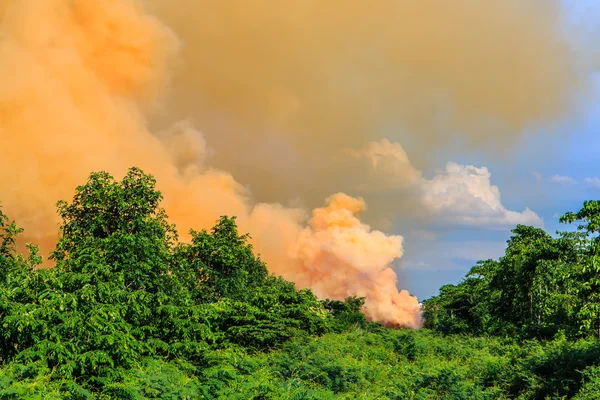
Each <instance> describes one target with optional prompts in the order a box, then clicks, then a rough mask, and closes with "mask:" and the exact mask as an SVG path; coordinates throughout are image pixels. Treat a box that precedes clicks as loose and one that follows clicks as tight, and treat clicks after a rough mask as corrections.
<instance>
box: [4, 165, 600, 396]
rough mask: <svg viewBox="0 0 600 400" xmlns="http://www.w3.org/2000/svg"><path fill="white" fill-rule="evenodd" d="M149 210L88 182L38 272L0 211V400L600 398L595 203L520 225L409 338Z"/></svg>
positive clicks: (229, 225)
mask: <svg viewBox="0 0 600 400" xmlns="http://www.w3.org/2000/svg"><path fill="white" fill-rule="evenodd" d="M160 201H161V194H160V193H159V192H158V191H156V190H155V181H154V179H153V177H152V176H149V175H146V174H144V173H143V172H142V171H141V170H139V169H136V168H133V169H131V170H130V171H129V173H128V174H127V176H125V178H124V179H123V180H122V181H120V182H119V181H115V180H114V179H113V178H112V177H111V176H110V175H108V174H106V173H94V174H91V175H90V177H89V179H88V181H87V183H86V184H85V185H83V186H80V187H78V188H77V190H76V194H75V197H74V198H73V201H72V202H71V203H67V202H64V201H61V202H59V203H58V206H57V208H58V212H59V215H60V217H61V218H62V224H61V229H60V237H59V241H58V244H57V246H56V249H55V251H54V252H53V253H52V255H51V258H52V260H53V261H54V262H55V263H56V266H55V267H54V268H51V269H45V268H37V267H38V266H39V265H40V264H41V257H40V256H39V255H38V248H37V247H36V246H34V245H28V246H27V254H25V255H23V254H21V253H20V252H19V251H18V250H17V246H16V238H17V236H18V235H19V234H20V233H21V229H20V228H19V227H18V226H17V225H16V224H15V223H13V222H11V221H10V220H9V219H8V217H7V216H6V215H4V214H3V213H2V211H1V209H0V335H1V336H2V340H1V341H0V361H1V365H0V399H21V398H27V399H112V398H119V399H153V398H156V399H213V398H224V399H334V398H346V399H508V398H521V399H546V398H552V399H553V398H577V399H594V398H600V339H598V337H599V336H600V293H599V291H598V289H599V288H600V261H599V258H598V257H599V256H600V239H598V235H597V234H598V233H599V232H600V202H586V203H584V206H583V208H582V209H581V210H580V211H579V212H577V213H567V214H565V215H564V216H563V217H562V219H561V220H562V221H563V222H567V223H574V222H576V223H578V224H579V230H578V232H575V233H573V232H571V233H561V234H559V235H558V237H556V238H555V237H552V236H550V235H548V234H547V233H546V232H544V231H542V230H540V229H536V228H533V227H527V226H517V228H516V229H515V230H514V231H513V233H514V236H513V237H512V238H511V239H510V240H509V242H508V247H507V249H506V254H505V255H504V256H503V257H502V258H500V259H499V260H498V261H494V260H486V261H481V262H479V263H478V264H477V265H476V266H474V267H473V268H472V269H471V271H470V272H469V273H468V274H467V276H466V277H465V279H464V280H463V281H462V282H461V283H459V284H458V285H447V286H444V287H442V288H441V289H440V294H439V295H438V296H436V297H433V298H431V299H429V300H427V301H426V302H425V303H424V305H423V313H424V317H425V323H426V327H425V329H422V330H420V331H413V330H406V329H400V330H394V329H386V328H384V327H382V326H381V325H379V324H377V323H369V322H368V321H367V320H366V319H365V317H364V315H363V314H362V313H361V312H360V311H361V308H362V306H363V304H364V300H363V299H361V298H356V297H350V298H348V299H346V300H345V301H339V300H322V301H321V300H319V299H317V298H316V297H315V296H314V294H313V293H312V292H311V291H310V290H298V289H297V288H296V287H295V286H294V284H293V283H290V282H286V281H285V280H283V279H282V278H280V277H275V276H272V275H269V273H268V271H267V268H266V265H265V264H264V262H263V261H262V260H261V259H260V258H259V257H256V256H255V255H254V253H253V250H252V247H251V246H250V245H249V244H248V236H246V235H240V234H239V233H238V231H237V226H236V224H235V219H234V218H228V217H222V218H221V219H220V220H219V221H217V223H216V225H215V226H214V228H213V229H212V230H211V231H204V230H203V231H199V232H195V231H193V232H192V241H191V242H190V243H181V242H179V241H178V237H177V232H176V230H175V227H174V226H172V225H170V224H169V223H168V221H167V216H166V214H165V212H164V210H163V209H161V208H160Z"/></svg>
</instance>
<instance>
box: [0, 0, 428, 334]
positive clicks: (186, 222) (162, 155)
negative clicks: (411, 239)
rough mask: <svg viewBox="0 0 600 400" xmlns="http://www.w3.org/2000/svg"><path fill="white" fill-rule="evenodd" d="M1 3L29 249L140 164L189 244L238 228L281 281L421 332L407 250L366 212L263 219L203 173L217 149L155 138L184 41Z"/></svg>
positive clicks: (18, 209)
mask: <svg viewBox="0 0 600 400" xmlns="http://www.w3.org/2000/svg"><path fill="white" fill-rule="evenodd" d="M2 4H5V5H6V6H5V8H3V20H2V25H1V26H0V60H2V62H0V76H2V77H4V78H5V79H4V81H3V84H2V85H0V115H1V119H0V138H1V140H2V146H3V156H2V158H0V160H1V165H0V166H1V168H0V171H1V172H0V185H1V186H0V189H1V193H2V200H3V205H4V207H5V211H6V212H7V213H9V214H10V215H11V216H12V217H13V218H15V219H16V220H17V221H19V223H20V224H21V225H22V226H23V227H24V228H25V229H26V235H27V236H26V237H27V240H30V241H33V242H37V243H40V244H41V245H42V246H43V250H44V251H45V252H46V253H47V252H48V251H49V250H50V249H51V248H52V244H53V243H54V242H55V240H56V235H57V228H58V225H57V223H58V220H57V216H56V214H55V210H54V203H55V202H56V201H57V200H58V199H68V198H70V197H71V195H72V194H73V189H74V188H75V186H77V185H79V184H81V183H83V182H84V180H85V178H86V176H87V174H88V173H89V172H91V171H97V170H108V171H109V172H111V173H113V174H115V175H123V174H124V173H125V172H126V170H127V168H128V167H130V166H132V165H138V166H140V167H141V168H143V169H144V170H146V171H147V172H150V173H152V174H154V175H155V176H156V178H157V179H158V182H159V189H160V190H162V191H163V193H164V195H165V207H166V209H167V212H168V213H169V215H170V218H171V219H172V220H173V222H175V223H176V224H177V225H178V226H179V227H180V228H181V229H182V231H183V232H187V230H188V229H189V228H192V227H194V228H209V227H211V226H212V225H213V224H214V222H215V221H216V219H217V218H218V217H219V216H220V215H222V214H229V215H236V216H238V218H239V219H238V221H239V224H240V229H241V230H243V231H249V232H252V233H253V235H254V237H255V239H254V244H255V246H256V248H257V250H258V251H259V252H260V253H261V254H262V256H263V257H264V259H265V260H266V261H267V262H268V263H269V265H270V266H271V268H272V270H273V271H274V272H277V273H280V274H282V275H283V276H284V277H287V278H289V279H297V281H298V285H299V286H300V287H314V288H315V290H316V291H317V293H318V294H319V295H320V296H322V297H330V298H338V299H343V298H344V297H345V296H348V295H351V294H358V295H362V296H366V297H367V302H366V310H365V311H366V313H367V315H368V316H369V318H371V319H376V320H380V321H382V322H385V323H387V324H390V325H393V326H400V325H406V326H412V327H418V326H420V315H419V306H418V303H417V300H416V299H415V298H414V297H411V296H409V295H408V293H406V292H398V290H397V289H396V286H395V282H396V275H395V273H394V272H393V271H392V269H391V268H390V267H389V265H390V264H391V262H392V261H393V260H394V259H396V258H398V257H400V256H401V254H402V240H401V238H400V237H397V236H386V235H385V234H383V233H381V232H378V231H372V230H371V229H370V228H369V227H368V226H366V225H364V224H362V223H361V222H360V221H359V220H358V218H357V215H358V213H359V212H360V211H361V210H363V209H364V203H363V202H362V201H361V200H359V199H355V198H353V197H350V196H346V195H342V194H338V195H335V196H333V197H332V198H330V199H329V200H328V201H327V206H326V207H325V208H322V209H317V210H315V211H314V213H313V217H312V219H310V221H308V222H309V225H307V216H306V213H305V212H304V211H303V210H301V209H292V208H285V207H283V206H280V205H277V204H259V205H256V206H255V205H254V204H253V203H252V202H251V200H250V193H249V192H248V190H247V189H246V188H245V187H244V186H242V185H241V184H240V183H238V182H236V180H235V179H234V178H233V177H232V176H231V175H230V174H229V173H227V172H224V171H221V170H218V169H213V168H210V167H208V166H207V165H204V164H203V163H202V160H204V159H207V158H210V151H209V147H208V144H207V143H206V141H205V140H204V138H203V137H202V135H201V134H200V132H198V131H196V130H195V129H194V127H193V125H191V124H190V123H189V122H187V121H183V122H180V123H176V124H174V125H173V126H172V127H171V128H170V129H168V130H164V131H161V132H158V133H157V134H152V133H151V132H150V131H149V130H148V129H147V124H146V121H145V117H144V115H145V114H144V111H145V110H148V109H149V108H151V107H152V106H153V105H155V104H157V103H156V102H157V101H158V99H159V97H157V96H158V95H159V94H160V93H161V90H162V89H163V88H164V86H165V84H166V83H167V82H168V78H169V75H168V71H169V60H170V59H171V58H172V57H173V55H174V54H175V53H176V50H177V40H176V38H175V36H173V34H172V33H171V32H170V31H169V30H168V29H167V28H166V27H165V26H164V25H163V24H162V23H161V22H159V21H158V20H157V19H156V18H154V17H152V16H150V15H148V14H146V13H145V12H144V10H143V9H142V7H141V4H140V3H136V2H131V1H127V0H112V1H106V2H102V3H99V2H97V1H96V0H75V1H66V0H47V1H44V2H38V1H34V0H31V1H22V0H15V1H9V2H5V3H2ZM185 236H186V235H184V237H185ZM359 242H360V245H357V244H358V243H359Z"/></svg>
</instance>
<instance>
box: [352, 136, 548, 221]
mask: <svg viewBox="0 0 600 400" xmlns="http://www.w3.org/2000/svg"><path fill="white" fill-rule="evenodd" d="M346 152H347V154H349V155H351V156H353V157H356V158H366V159H367V160H369V162H370V164H371V167H372V170H373V171H374V172H377V175H379V177H378V179H380V177H381V176H383V178H381V179H384V180H385V181H387V182H388V185H387V187H388V188H390V189H394V188H396V189H397V188H409V189H411V190H412V191H414V192H416V193H417V196H418V197H419V198H420V202H421V205H422V206H423V207H424V208H425V209H426V210H427V211H429V212H431V213H433V214H435V215H438V216H440V217H441V218H442V219H443V220H445V221H449V222H453V223H458V224H466V225H477V226H495V225H496V226H497V225H500V226H506V225H512V226H514V225H516V224H524V225H534V226H538V227H542V226H543V225H544V223H543V220H542V218H540V216H539V215H537V214H536V213H535V212H533V211H531V210H530V209H529V208H526V209H525V210H523V211H522V212H517V211H511V210H508V209H506V208H505V207H504V205H503V204H502V202H501V196H500V190H499V189H498V187H497V186H494V185H492V184H491V174H490V172H489V171H488V169H487V168H486V167H481V168H477V167H475V166H473V165H460V164H457V163H454V162H449V163H448V164H447V165H446V169H445V170H443V171H438V173H437V174H436V175H435V176H434V177H433V178H432V179H425V178H423V177H422V174H421V171H419V170H418V169H416V168H414V167H413V165H412V164H411V162H410V160H409V158H408V155H407V154H406V152H405V151H404V149H403V148H402V146H401V145H400V144H399V143H392V142H390V141H389V140H387V139H383V140H381V141H378V142H371V143H369V145H368V146H367V147H365V148H364V149H360V150H346ZM533 172H535V171H533ZM535 174H537V175H535ZM535 174H534V176H536V177H537V176H538V175H539V178H540V179H541V175H540V174H538V173H535Z"/></svg>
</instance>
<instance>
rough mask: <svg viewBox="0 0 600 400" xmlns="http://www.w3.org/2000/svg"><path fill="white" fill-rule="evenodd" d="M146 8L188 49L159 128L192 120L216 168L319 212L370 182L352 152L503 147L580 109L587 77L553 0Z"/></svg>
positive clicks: (257, 190)
mask: <svg viewBox="0 0 600 400" xmlns="http://www.w3.org/2000/svg"><path fill="white" fill-rule="evenodd" d="M148 4H149V6H150V10H152V12H154V13H155V14H156V15H158V16H159V18H160V19H161V20H162V21H165V22H166V24H167V25H168V26H169V27H171V28H172V29H173V30H174V31H175V32H176V33H177V35H178V37H180V38H181V46H182V62H181V63H180V64H179V65H178V66H177V68H176V69H175V74H174V80H173V86H172V92H171V97H170V100H169V102H168V103H167V104H165V107H164V109H163V110H164V113H163V114H162V115H163V118H154V119H153V122H154V123H157V124H159V125H161V124H164V123H167V124H170V121H171V120H172V118H173V116H174V115H179V117H180V118H188V117H189V116H193V117H194V118H195V120H196V122H197V123H198V124H199V125H198V126H201V127H202V129H203V132H204V134H205V135H206V137H207V140H208V142H209V143H210V144H211V146H213V147H214V148H215V149H216V153H215V156H214V158H213V160H212V162H213V163H214V165H216V166H218V167H220V168H222V169H224V170H226V171H229V172H231V173H232V174H233V175H234V176H235V177H236V179H238V180H240V181H241V182H244V183H245V184H249V185H250V187H251V189H252V193H253V196H255V198H257V199H258V200H260V201H278V202H280V201H284V200H288V199H294V198H295V197H296V196H299V195H301V196H302V200H303V201H304V203H305V204H306V205H308V206H310V207H311V208H312V207H316V206H318V205H320V204H321V202H322V199H323V198H324V197H326V196H328V195H330V194H331V193H333V192H337V191H345V192H348V191H356V190H357V183H359V184H360V185H359V186H360V189H364V188H365V187H367V186H369V183H370V182H372V180H371V179H370V178H371V177H370V176H367V175H365V174H364V173H363V171H362V169H361V167H360V166H357V165H355V164H354V163H352V160H347V159H346V156H345V154H344V153H343V151H342V148H361V147H363V146H365V144H366V143H368V142H371V141H377V140H379V139H381V138H382V137H387V138H388V139H390V140H391V141H392V142H399V143H402V145H403V146H404V147H405V148H406V149H407V151H408V152H409V154H410V156H411V159H412V161H413V163H415V164H416V166H417V167H418V168H420V169H423V168H425V167H427V166H429V164H430V161H432V160H433V159H435V157H436V156H437V154H436V151H437V150H439V149H443V148H445V147H446V146H447V145H449V144H453V143H455V142H456V141H457V140H458V141H460V142H461V145H462V146H463V147H464V148H468V149H475V150H477V151H487V152H488V154H492V155H494V154H498V153H502V152H503V151H504V153H506V152H507V151H508V150H509V149H510V148H511V147H512V146H515V145H517V144H518V137H519V135H521V134H522V133H523V131H524V130H525V129H527V128H531V127H536V125H538V124H542V125H543V124H546V123H549V122H553V121H555V120H557V119H561V118H563V117H565V116H567V115H569V113H570V112H571V111H572V102H571V100H572V98H573V95H574V94H577V93H580V92H581V91H582V90H584V88H585V86H586V84H587V78H586V76H585V75H584V74H583V71H582V70H581V67H582V65H583V63H582V62H581V59H582V57H583V56H582V54H581V53H580V52H578V51H577V49H576V48H575V47H574V46H572V45H571V44H572V43H573V42H574V40H573V39H572V37H573V35H567V33H568V29H570V27H569V25H568V23H567V21H566V18H564V13H563V11H562V10H561V9H560V6H559V2H558V1H557V0H529V1H522V0H502V1H481V0H457V1H446V0H443V1H439V0H419V1H414V0H379V1H375V2H373V1H368V0H353V1H340V0H332V1H319V0H304V1H296V0H280V1H274V0H254V1H244V0H225V1H215V0H200V1H197V0H179V1H166V0H148ZM233 138H235V139H233ZM373 201H375V200H373V199H372V198H371V197H369V204H371V203H372V202H373ZM394 203H395V202H391V201H377V207H376V209H377V210H378V211H379V212H382V211H384V210H383V209H385V211H390V210H391V209H392V208H395V207H396V204H394ZM374 209H375V207H370V211H369V213H371V212H372V211H373V210H374ZM381 216H382V215H381ZM381 216H377V217H381Z"/></svg>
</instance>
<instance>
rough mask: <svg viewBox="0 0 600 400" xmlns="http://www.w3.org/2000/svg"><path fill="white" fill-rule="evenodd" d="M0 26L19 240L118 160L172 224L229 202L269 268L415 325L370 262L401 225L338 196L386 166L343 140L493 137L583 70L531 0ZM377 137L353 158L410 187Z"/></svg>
mask: <svg viewBox="0 0 600 400" xmlns="http://www.w3.org/2000/svg"><path fill="white" fill-rule="evenodd" d="M0 21H1V22H0V77H2V78H1V79H2V84H0V143H1V145H2V156H1V157H0V200H1V201H2V204H3V206H4V210H5V211H6V212H7V213H8V214H9V215H10V216H11V217H12V218H14V219H16V220H17V221H18V222H19V223H20V224H21V225H22V226H23V227H24V228H25V229H26V235H27V236H26V239H27V240H29V241H33V242H36V243H39V244H41V245H42V246H43V249H44V252H45V253H46V254H47V252H48V251H49V250H50V249H51V248H52V244H53V243H54V242H55V240H56V235H57V228H58V225H57V224H58V219H57V216H56V213H55V209H54V203H55V202H56V201H57V200H59V199H69V198H70V197H71V196H72V194H73V189H74V188H75V187H76V186H77V185H79V184H82V183H83V182H84V180H85V178H86V177H87V175H88V174H89V172H91V171H98V170H107V171H109V172H110V173H112V174H114V175H116V176H117V177H120V176H122V175H124V174H125V172H126V170H127V168H129V167H131V166H133V165H137V166H140V167H141V168H142V169H144V170H145V171H146V172H149V173H152V174H154V175H155V176H156V178H157V180H158V184H159V189H160V190H162V191H163V193H164V195H165V204H164V205H165V207H166V209H167V212H168V213H169V215H170V218H171V219H172V221H173V222H174V223H176V224H177V225H178V227H179V228H180V231H181V233H183V236H184V238H185V232H187V230H188V229H189V228H196V229H200V228H209V227H211V226H212V225H213V223H214V222H215V220H216V219H217V218H218V217H219V216H220V215H223V214H228V215H236V216H238V221H239V224H240V229H241V230H242V231H244V232H246V231H247V232H251V233H252V235H253V238H254V239H253V243H254V244H255V246H256V249H257V250H258V251H259V252H260V253H261V255H262V257H263V258H264V259H265V260H266V261H267V263H268V264H269V266H270V268H271V270H272V271H273V272H275V273H278V274H281V275H283V276H284V277H286V278H288V279H292V280H294V281H296V282H297V284H298V285H299V286H300V287H311V288H313V289H314V290H315V292H316V293H317V294H318V295H319V296H321V297H331V298H339V299H341V298H344V297H345V296H347V295H350V294H358V295H361V296H366V298H367V302H366V307H367V308H366V313H367V315H368V316H369V318H371V319H374V320H378V321H382V322H384V323H387V324H389V325H392V326H400V325H404V326H411V327H418V326H420V316H419V307H418V303H417V300H416V299H415V298H414V297H411V296H410V295H409V294H408V293H406V292H405V291H400V292H399V291H398V290H397V289H396V281H397V277H396V274H395V273H394V271H393V270H392V268H391V267H390V266H391V264H392V262H393V261H394V260H396V259H398V258H399V257H401V255H402V252H403V249H402V238H401V237H400V236H394V235H386V234H384V233H382V232H380V231H377V230H374V229H372V228H371V227H370V226H369V225H367V224H365V223H364V222H361V220H360V219H359V217H360V216H361V212H363V211H364V210H365V202H364V201H363V200H362V199H360V198H359V197H358V196H354V197H353V196H348V195H346V194H342V193H339V192H340V191H346V190H350V189H351V190H352V192H351V193H352V194H359V193H356V192H364V193H366V194H370V193H371V194H373V196H375V197H377V193H376V192H377V189H376V188H373V186H372V185H371V182H374V183H376V185H378V187H379V186H385V185H384V184H385V182H384V181H382V179H383V180H385V179H387V178H385V177H381V178H378V179H375V175H371V176H369V175H368V174H372V171H370V170H369V171H367V169H365V168H364V167H363V164H362V160H360V159H361V158H363V157H364V156H365V154H366V153H364V152H362V153H361V152H360V151H359V152H356V151H354V153H353V152H352V151H351V150H348V149H360V148H364V146H369V145H368V143H369V142H372V141H373V139H378V138H380V137H381V136H384V135H388V134H389V135H392V136H393V135H399V137H398V138H400V139H402V143H403V144H405V143H406V144H405V145H406V146H407V148H411V149H412V150H413V151H414V153H413V152H411V157H412V158H413V161H415V162H417V163H419V162H421V163H424V162H425V161H426V160H427V159H428V158H429V157H430V156H431V154H433V150H434V149H435V148H438V147H439V146H443V145H445V144H448V143H451V142H453V141H454V140H460V141H463V142H464V143H465V144H467V145H470V146H477V145H480V144H482V143H487V142H489V141H493V142H497V143H499V144H509V143H511V142H512V141H513V140H514V138H515V137H516V136H517V135H518V134H519V133H520V132H521V131H522V130H523V129H524V128H525V127H527V126H528V125H529V124H530V123H534V122H536V121H541V122H547V121H551V120H554V119H556V118H560V117H561V116H563V115H566V114H567V113H568V112H569V109H570V107H569V102H568V99H569V98H570V96H571V95H572V94H573V93H574V92H576V91H578V90H579V89H580V88H581V87H582V86H583V85H584V83H585V82H584V78H583V76H582V75H581V74H580V73H579V71H578V70H577V68H576V64H575V62H574V61H573V60H574V58H573V54H572V50H571V49H570V48H569V46H568V43H567V41H566V39H565V38H564V37H563V36H562V34H561V29H562V28H561V22H560V15H559V10H558V8H557V6H556V5H555V4H554V3H553V2H551V1H542V0H539V1H531V2H522V1H517V0H506V1H502V2H491V3H490V2H488V3H486V4H483V3H482V2H480V1H476V0H462V1H459V2H439V1H433V0H423V1H419V2H413V1H397V0H394V1H392V0H382V1H380V2H376V3H373V2H367V1H366V0H365V1H362V0H357V1H353V2H343V3H342V2H317V1H314V0H307V1H293V2H292V1H287V0H286V1H271V0H269V1H268V0H257V1H252V2H247V1H239V0H235V1H213V0H203V1H192V0H189V1H185V0H181V1H167V0H147V1H146V2H142V1H135V0H105V1H102V2H99V1H97V0H44V1H38V0H2V1H0ZM171 28H172V29H171ZM173 71H176V73H175V75H173V74H172V73H173ZM178 121H181V122H178ZM196 127H200V130H197V129H196ZM496 132H502V134H496ZM398 138H392V139H394V140H397V139H398ZM386 143H387V144H385V145H383V146H382V145H377V144H376V143H375V144H373V145H371V146H372V147H371V148H368V150H369V152H370V153H369V154H375V156H373V158H372V159H371V160H370V162H371V163H372V165H374V166H376V167H378V168H384V169H385V170H386V171H387V172H390V171H392V172H394V173H396V174H398V175H402V176H404V177H406V179H408V180H409V181H408V182H407V185H405V186H406V187H407V188H411V187H413V186H414V184H413V185H411V184H410V183H411V181H412V182H420V181H419V179H421V178H420V173H419V172H418V169H417V168H416V167H415V168H413V167H411V164H410V163H409V162H408V158H407V156H406V153H404V150H403V149H402V147H399V145H398V146H397V145H392V144H391V142H386ZM413 154H414V156H413ZM390 157H392V158H393V157H396V158H397V159H398V157H400V158H401V159H403V160H404V161H405V162H404V164H402V165H401V166H400V167H398V166H397V165H396V166H394V165H392V164H389V163H388V164H386V161H385V160H389V159H390ZM384 159H385V160H384ZM390 168H392V169H391V170H390ZM393 168H396V169H393ZM402 168H411V169H410V170H406V171H404V172H403V171H402V170H401V169H402ZM370 178H373V179H370ZM332 193H338V194H335V195H333V196H331V197H328V196H330V195H331V194H332ZM408 195H409V194H407V196H408ZM325 198H327V200H326V201H325V203H324V205H323V199H325ZM257 199H258V200H260V201H262V202H258V201H256V200H257ZM385 199H386V198H385V197H377V198H376V199H375V200H376V201H374V202H373V203H371V200H369V201H370V204H375V205H376V207H373V206H371V209H374V211H375V212H374V213H373V214H372V218H373V219H378V218H379V217H382V218H383V220H385V217H386V213H385V212H384V211H386V210H387V211H389V210H391V209H398V210H400V211H402V210H404V208H403V205H402V204H398V203H399V202H398V200H397V199H396V200H395V201H393V202H390V201H384V200H385ZM421 199H422V197H421V194H420V193H417V194H416V195H415V196H414V198H413V200H410V201H409V200H407V201H401V202H400V203H405V204H407V206H406V207H408V208H414V207H417V208H418V207H421V208H422V207H423V205H422V204H420V203H419V202H420V201H421ZM263 200H269V202H264V201H263ZM290 200H295V206H293V207H290V206H289V205H290V203H289V201H290ZM498 201H499V200H498ZM306 204H308V205H311V206H312V205H314V206H315V207H317V208H316V209H315V210H314V211H313V212H312V215H311V214H310V213H308V212H307V211H306V210H307V209H306V207H304V205H306ZM380 225H385V221H383V222H382V223H381V224H380Z"/></svg>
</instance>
